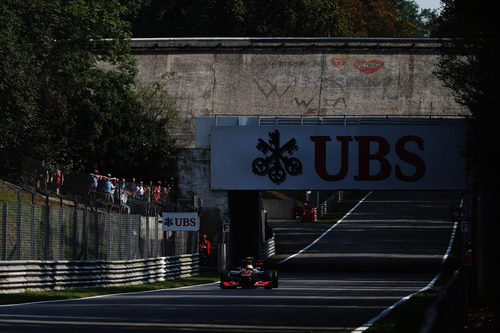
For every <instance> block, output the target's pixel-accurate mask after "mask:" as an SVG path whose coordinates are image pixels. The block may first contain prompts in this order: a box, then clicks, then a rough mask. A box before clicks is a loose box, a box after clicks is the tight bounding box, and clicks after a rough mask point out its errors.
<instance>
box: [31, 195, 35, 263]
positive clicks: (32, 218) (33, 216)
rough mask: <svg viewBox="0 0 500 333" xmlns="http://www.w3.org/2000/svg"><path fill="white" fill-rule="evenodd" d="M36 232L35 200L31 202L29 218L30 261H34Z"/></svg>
mask: <svg viewBox="0 0 500 333" xmlns="http://www.w3.org/2000/svg"><path fill="white" fill-rule="evenodd" d="M35 238H36V232H35V198H34V196H33V198H32V201H31V216H30V259H31V260H35V259H36V242H35Z"/></svg>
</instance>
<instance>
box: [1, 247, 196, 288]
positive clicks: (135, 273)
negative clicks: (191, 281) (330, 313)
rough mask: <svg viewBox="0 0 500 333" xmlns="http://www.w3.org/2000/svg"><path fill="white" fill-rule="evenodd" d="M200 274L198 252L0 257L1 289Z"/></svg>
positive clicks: (135, 281) (111, 283)
mask: <svg viewBox="0 0 500 333" xmlns="http://www.w3.org/2000/svg"><path fill="white" fill-rule="evenodd" d="M198 274H199V258H198V254H186V255H179V256H170V257H158V258H148V259H137V260H121V261H104V260H86V261H79V260H50V261H49V260H15V261H0V293H7V292H20V291H24V290H27V289H33V290H52V289H64V288H80V287H96V286H100V287H104V286H118V285H133V284H143V283H153V282H161V281H166V280H174V279H179V278H184V277H190V276H196V275H198Z"/></svg>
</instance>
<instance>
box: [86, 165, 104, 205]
mask: <svg viewBox="0 0 500 333" xmlns="http://www.w3.org/2000/svg"><path fill="white" fill-rule="evenodd" d="M100 178H101V176H99V170H97V169H95V170H94V172H93V173H91V174H90V185H89V197H90V198H91V199H94V200H95V199H96V192H97V187H98V186H99V179H100Z"/></svg>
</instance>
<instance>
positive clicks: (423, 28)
mask: <svg viewBox="0 0 500 333" xmlns="http://www.w3.org/2000/svg"><path fill="white" fill-rule="evenodd" d="M395 3H396V6H397V7H398V11H399V15H400V16H399V17H400V19H402V20H407V21H408V22H410V23H411V24H412V25H413V29H412V37H420V38H422V37H434V35H435V34H436V30H437V23H436V21H437V17H438V16H439V15H438V12H437V10H434V9H429V8H420V7H419V6H418V4H417V3H416V2H415V1H413V0H395Z"/></svg>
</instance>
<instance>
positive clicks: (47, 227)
mask: <svg viewBox="0 0 500 333" xmlns="http://www.w3.org/2000/svg"><path fill="white" fill-rule="evenodd" d="M49 245H50V206H49V195H48V194H47V196H46V197H45V260H49V259H50V248H49Z"/></svg>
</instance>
